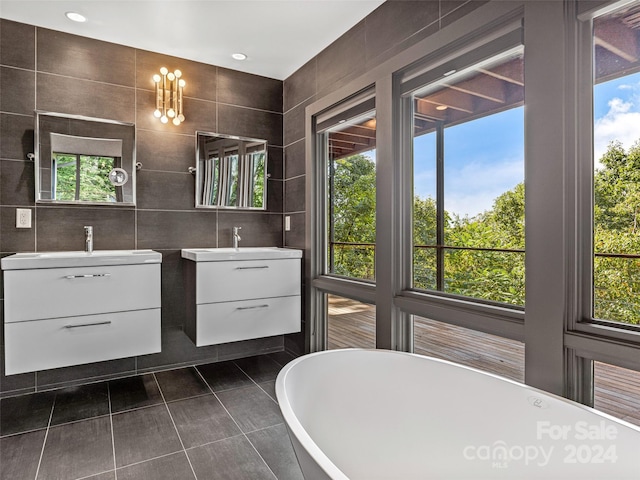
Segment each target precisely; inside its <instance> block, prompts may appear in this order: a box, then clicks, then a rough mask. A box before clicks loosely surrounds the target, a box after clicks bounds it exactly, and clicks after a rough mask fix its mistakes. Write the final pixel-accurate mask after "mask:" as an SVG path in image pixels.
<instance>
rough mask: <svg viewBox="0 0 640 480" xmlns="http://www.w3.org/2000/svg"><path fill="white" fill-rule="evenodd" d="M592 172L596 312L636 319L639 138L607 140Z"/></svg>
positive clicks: (639, 310) (639, 301)
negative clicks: (623, 141) (627, 143)
mask: <svg viewBox="0 0 640 480" xmlns="http://www.w3.org/2000/svg"><path fill="white" fill-rule="evenodd" d="M600 164H601V165H602V168H600V169H599V170H597V171H596V173H595V175H594V197H595V201H594V245H593V249H594V252H595V253H596V257H595V258H594V274H593V286H594V312H593V314H594V316H595V317H596V318H601V319H606V320H614V321H619V322H624V323H630V324H635V325H637V324H639V323H640V296H639V295H640V259H638V258H625V257H617V256H607V255H608V254H638V253H640V230H639V229H640V226H639V225H638V221H639V218H638V213H639V212H640V141H637V142H636V143H635V144H633V145H632V146H631V147H630V148H629V150H627V151H625V149H624V148H623V147H622V144H621V143H620V142H618V141H614V142H611V143H610V144H609V147H608V148H607V151H606V152H605V154H604V155H603V156H602V158H601V159H600Z"/></svg>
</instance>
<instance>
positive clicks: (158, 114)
mask: <svg viewBox="0 0 640 480" xmlns="http://www.w3.org/2000/svg"><path fill="white" fill-rule="evenodd" d="M153 116H154V117H156V118H160V117H161V116H162V112H161V111H160V110H158V109H156V111H155V112H153Z"/></svg>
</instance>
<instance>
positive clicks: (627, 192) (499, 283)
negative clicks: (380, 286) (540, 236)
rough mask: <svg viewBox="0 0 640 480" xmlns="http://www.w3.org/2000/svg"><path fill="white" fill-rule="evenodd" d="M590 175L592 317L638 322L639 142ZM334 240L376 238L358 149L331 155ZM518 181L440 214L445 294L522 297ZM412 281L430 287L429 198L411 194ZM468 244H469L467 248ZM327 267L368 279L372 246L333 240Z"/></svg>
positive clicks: (371, 185)
mask: <svg viewBox="0 0 640 480" xmlns="http://www.w3.org/2000/svg"><path fill="white" fill-rule="evenodd" d="M600 163H601V165H602V168H601V169H599V170H598V171H596V173H595V177H594V194H595V206H594V251H595V252H596V255H597V256H596V258H595V260H594V305H595V308H594V310H595V311H594V316H595V317H596V318H601V319H607V320H614V321H619V322H624V323H629V324H636V325H637V324H639V323H640V259H638V258H624V257H619V256H618V257H611V256H603V255H602V254H612V253H613V254H640V225H639V224H638V222H639V221H640V218H639V213H640V141H639V142H636V143H635V144H634V145H633V146H632V147H631V148H630V149H629V150H628V151H625V149H624V148H623V147H622V145H621V144H620V143H619V142H613V143H611V144H610V145H609V149H608V150H607V152H606V153H605V155H604V156H603V157H602V159H601V160H600ZM334 164H335V175H334V197H333V199H334V202H333V206H334V239H335V241H336V242H353V243H372V244H373V243H375V163H374V162H373V161H372V160H370V159H369V158H367V157H366V156H363V155H356V156H353V157H348V158H345V159H341V160H337V161H336V162H334ZM524 192H525V187H524V183H520V184H518V185H516V186H515V187H514V188H513V189H511V190H509V191H507V192H504V193H503V194H501V195H500V196H498V197H497V198H496V199H495V200H494V202H493V205H492V208H491V209H490V210H489V211H486V212H484V213H482V214H479V215H477V216H475V217H470V218H469V217H464V218H461V217H458V216H455V215H453V216H452V215H450V214H449V213H445V225H444V231H445V244H446V245H447V246H449V247H466V248H464V249H454V248H445V249H444V252H445V253H444V285H443V290H444V291H445V292H449V293H454V294H458V295H464V296H468V297H473V298H479V299H484V300H489V301H494V302H500V303H507V304H511V305H524V302H525V265H524V262H525V255H524V253H522V252H511V251H487V250H473V248H476V249H501V250H524V248H525V236H524V226H525V222H524V213H525V212H524V200H525V196H524ZM413 244H414V256H413V277H414V287H415V288H418V289H424V290H435V289H436V288H437V253H436V250H437V249H436V248H435V247H436V244H437V241H436V202H435V200H434V199H433V198H430V197H427V198H421V197H418V196H416V197H415V198H414V205H413ZM470 248H471V249H470ZM334 252H335V260H334V271H333V273H337V274H339V275H345V276H349V277H354V278H364V279H373V278H374V274H373V273H374V270H373V266H374V247H361V246H358V247H354V246H351V247H348V246H339V245H336V246H335V249H334Z"/></svg>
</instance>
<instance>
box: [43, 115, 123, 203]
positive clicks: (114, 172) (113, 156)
mask: <svg viewBox="0 0 640 480" xmlns="http://www.w3.org/2000/svg"><path fill="white" fill-rule="evenodd" d="M35 153H36V154H35V162H36V168H35V185H36V201H37V202H38V203H65V204H66V203H73V204H99V205H125V206H131V205H135V203H136V187H135V172H136V168H135V167H136V160H135V127H134V125H133V124H131V123H123V122H117V121H113V120H105V119H101V118H92V117H83V116H78V115H64V114H60V113H52V112H40V111H38V112H36V116H35Z"/></svg>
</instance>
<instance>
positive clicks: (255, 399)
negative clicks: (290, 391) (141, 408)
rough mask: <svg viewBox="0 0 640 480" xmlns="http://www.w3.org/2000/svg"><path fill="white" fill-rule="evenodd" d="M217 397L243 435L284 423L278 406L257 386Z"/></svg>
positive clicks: (219, 394)
mask: <svg viewBox="0 0 640 480" xmlns="http://www.w3.org/2000/svg"><path fill="white" fill-rule="evenodd" d="M217 395H218V398H220V401H221V402H222V404H223V405H224V406H225V407H226V408H227V410H229V413H230V414H231V416H232V417H233V419H234V420H235V421H236V422H237V423H238V425H240V428H241V429H242V431H243V432H245V433H246V432H252V431H254V430H258V429H261V428H265V427H271V426H273V425H277V424H279V423H283V422H284V420H283V418H282V415H281V413H280V408H279V407H278V405H277V404H276V403H275V402H274V401H273V400H272V399H271V398H270V397H269V395H267V394H266V393H264V391H262V389H261V388H260V387H258V386H257V385H254V386H252V387H243V388H235V389H233V390H227V391H225V392H220V393H218V394H217Z"/></svg>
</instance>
